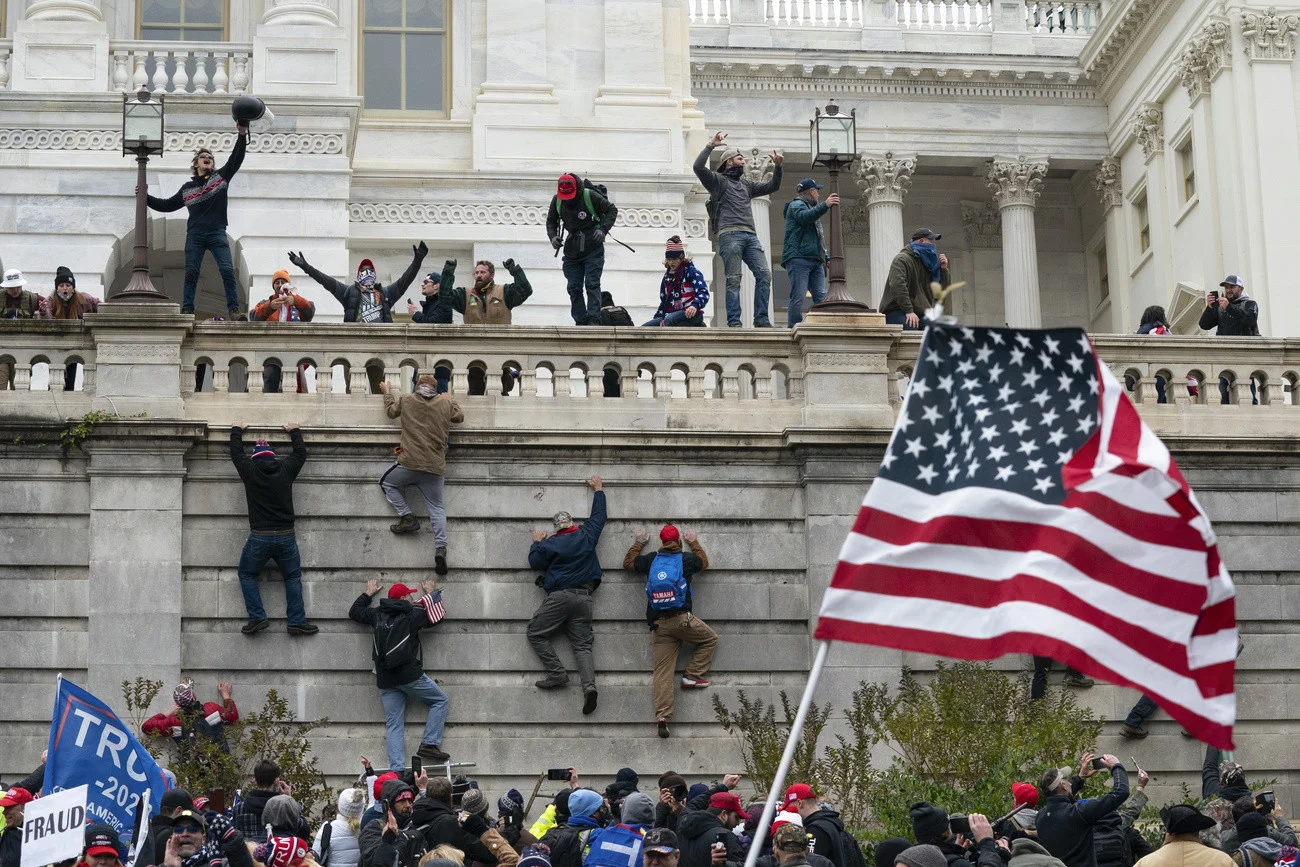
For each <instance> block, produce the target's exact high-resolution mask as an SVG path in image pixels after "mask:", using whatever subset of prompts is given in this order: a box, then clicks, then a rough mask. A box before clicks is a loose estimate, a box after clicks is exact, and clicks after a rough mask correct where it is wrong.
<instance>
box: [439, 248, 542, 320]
mask: <svg viewBox="0 0 1300 867" xmlns="http://www.w3.org/2000/svg"><path fill="white" fill-rule="evenodd" d="M502 265H503V266H504V267H505V269H506V270H507V271H509V272H510V276H511V277H514V278H515V282H513V283H510V284H508V285H506V286H502V285H501V284H499V283H495V282H493V280H494V278H495V277H496V266H495V265H493V264H492V263H491V262H489V261H487V260H486V259H480V260H479V261H478V262H475V263H474V288H473V289H457V288H453V287H451V286H445V287H443V290H442V291H443V292H446V293H448V295H447V303H449V304H450V305H451V306H452V309H454V310H455V311H456V312H457V313H459V314H461V315H462V316H463V317H464V319H465V324H466V325H509V324H510V311H511V310H514V309H515V308H516V307H518V306H519V305H520V304H523V303H524V302H525V301H527V300H528V296H530V295H532V294H533V287H532V286H530V285H529V284H528V278H527V277H526V276H525V275H524V269H523V268H520V267H519V266H518V265H516V264H515V260H514V259H507V260H505V262H503V263H502Z"/></svg>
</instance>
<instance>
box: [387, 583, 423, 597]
mask: <svg viewBox="0 0 1300 867" xmlns="http://www.w3.org/2000/svg"><path fill="white" fill-rule="evenodd" d="M419 592H420V588H418V587H408V586H407V585H405V584H394V585H393V586H392V587H389V588H388V598H389V599H405V598H406V597H407V596H410V595H411V594H412V593H419Z"/></svg>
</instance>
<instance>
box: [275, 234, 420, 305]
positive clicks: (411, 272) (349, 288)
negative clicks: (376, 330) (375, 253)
mask: <svg viewBox="0 0 1300 867" xmlns="http://www.w3.org/2000/svg"><path fill="white" fill-rule="evenodd" d="M411 250H412V252H414V253H415V258H413V259H412V260H411V264H410V265H408V266H407V268H406V270H405V271H403V272H402V276H401V277H398V278H397V279H396V280H394V281H393V282H392V283H391V284H389V285H388V287H387V288H385V287H384V285H383V284H382V283H380V282H379V281H378V280H377V279H376V277H375V263H374V262H372V261H371V260H369V259H362V260H361V264H360V265H358V266H357V279H356V280H355V281H354V282H352V283H343V282H341V281H339V280H335V279H334V278H333V277H331V276H329V275H328V274H325V273H322V272H321V271H318V270H316V269H315V268H313V267H312V266H311V265H308V264H307V260H306V258H304V257H303V255H302V252H301V251H299V252H297V253H295V252H293V251H292V250H291V251H289V261H290V262H292V263H293V265H294V267H297V268H301V269H302V270H303V271H304V272H305V273H306V274H307V276H308V277H311V278H312V279H313V280H315V281H316V282H317V283H319V284H320V285H322V286H324V287H325V288H326V289H327V290H329V293H330V294H331V295H333V296H334V297H335V298H337V299H338V302H339V303H340V304H342V305H343V321H344V322H366V323H374V322H392V321H393V305H394V304H396V303H397V301H398V299H399V298H401V297H402V296H403V295H405V294H406V290H407V288H408V287H409V286H410V285H411V281H412V280H414V279H415V275H416V274H417V273H418V272H419V270H420V263H421V262H423V261H424V257H425V256H427V255H428V253H429V247H428V245H427V244H425V243H424V242H423V241H421V242H420V243H419V244H415V245H412V247H411Z"/></svg>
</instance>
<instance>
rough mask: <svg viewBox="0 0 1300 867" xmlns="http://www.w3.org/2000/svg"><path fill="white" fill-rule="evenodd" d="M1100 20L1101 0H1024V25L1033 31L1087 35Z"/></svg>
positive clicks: (1065, 34) (1094, 28)
mask: <svg viewBox="0 0 1300 867" xmlns="http://www.w3.org/2000/svg"><path fill="white" fill-rule="evenodd" d="M1100 21H1101V0H1065V2H1060V0H1046V2H1040V0H1026V2H1025V27H1026V28H1027V29H1028V30H1030V31H1031V32H1033V33H1049V34H1059V35H1064V36H1087V35H1088V34H1089V33H1091V32H1092V31H1094V30H1096V29H1097V24H1098V23H1099V22H1100Z"/></svg>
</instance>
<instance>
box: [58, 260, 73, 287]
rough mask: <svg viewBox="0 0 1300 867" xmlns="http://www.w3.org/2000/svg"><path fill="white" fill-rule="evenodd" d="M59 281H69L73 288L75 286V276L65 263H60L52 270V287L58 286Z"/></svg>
mask: <svg viewBox="0 0 1300 867" xmlns="http://www.w3.org/2000/svg"><path fill="white" fill-rule="evenodd" d="M60 283H71V284H72V288H73V289H76V288H77V278H76V277H74V276H73V274H72V269H71V268H69V267H67V266H66V265H60V266H59V269H58V270H57V271H55V272H54V288H56V289H57V288H59V284H60Z"/></svg>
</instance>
